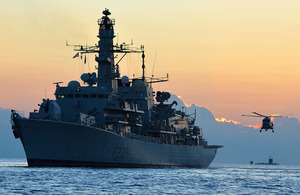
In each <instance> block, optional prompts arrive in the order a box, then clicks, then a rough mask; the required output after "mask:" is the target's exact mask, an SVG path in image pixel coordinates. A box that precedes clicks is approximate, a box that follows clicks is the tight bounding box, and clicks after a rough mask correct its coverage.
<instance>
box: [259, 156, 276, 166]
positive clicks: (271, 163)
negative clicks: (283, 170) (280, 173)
mask: <svg viewBox="0 0 300 195" xmlns="http://www.w3.org/2000/svg"><path fill="white" fill-rule="evenodd" d="M255 164H256V165H279V164H278V163H274V162H273V158H271V157H270V158H269V162H268V163H255Z"/></svg>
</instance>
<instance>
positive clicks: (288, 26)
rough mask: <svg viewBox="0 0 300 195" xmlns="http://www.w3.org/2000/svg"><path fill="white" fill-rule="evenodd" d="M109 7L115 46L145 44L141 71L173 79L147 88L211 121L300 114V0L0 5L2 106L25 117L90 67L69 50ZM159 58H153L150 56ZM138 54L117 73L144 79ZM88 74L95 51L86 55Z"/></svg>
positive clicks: (91, 38) (94, 29) (89, 34)
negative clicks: (201, 111) (198, 109)
mask: <svg viewBox="0 0 300 195" xmlns="http://www.w3.org/2000/svg"><path fill="white" fill-rule="evenodd" d="M104 8H108V9H109V10H110V11H111V13H112V15H111V18H114V19H115V20H116V26H115V34H116V36H117V37H118V38H117V37H116V38H115V42H117V39H118V40H119V43H122V42H127V43H130V42H131V40H132V39H133V42H134V44H135V45H137V46H139V45H141V44H143V45H145V50H146V74H147V75H148V76H151V74H152V69H153V65H154V64H155V67H154V71H153V73H154V75H155V76H157V77H161V76H165V75H166V74H167V73H169V75H170V82H168V83H160V84H156V85H155V86H154V89H155V90H162V91H170V92H171V93H173V94H176V95H179V96H181V98H182V99H183V100H184V101H185V103H186V104H196V105H198V106H203V107H205V108H207V109H209V110H210V111H212V112H213V113H214V115H215V116H216V117H219V118H226V119H228V120H229V119H231V120H235V121H239V122H242V123H243V124H252V125H255V124H257V123H261V121H260V119H257V118H256V119H255V118H254V119H253V118H244V117H242V116H241V115H242V114H251V112H253V111H256V112H259V113H262V114H268V115H271V114H284V115H287V114H293V115H292V116H293V117H296V118H300V85H299V84H300V53H299V51H300V12H299V10H300V1H297V0H295V1H293V0H286V1H277V0H243V1H240V0H227V1H216V0H205V1H203V0H191V1H177V0H172V1H171V0H164V1H158V0H154V1H138V0H129V1H112V0H107V1H101V0H97V1H96V0H95V1H71V0H66V1H58V0H52V1H50V0H49V1H38V0H36V1H33V0H28V1H21V0H19V1H18V0H16V1H2V2H1V6H0V25H1V28H0V42H1V44H0V51H1V52H0V67H1V71H0V90H1V93H0V108H4V109H6V108H9V109H11V108H13V109H17V110H21V111H31V110H33V109H36V108H38V106H37V104H38V103H40V102H41V99H42V98H44V97H45V96H47V97H48V98H54V96H53V93H54V90H55V85H53V84H52V83H53V82H57V81H63V82H64V85H67V83H68V82H69V81H70V80H79V76H80V75H81V74H82V73H83V71H84V72H87V71H88V69H89V68H88V65H85V67H83V65H82V62H81V61H80V60H79V59H73V58H72V57H73V56H74V55H75V54H76V52H74V51H73V48H72V47H66V46H65V43H66V40H68V42H69V44H88V45H94V44H95V43H97V41H98V38H97V37H96V36H97V33H98V25H97V19H98V18H100V17H101V16H102V11H103V10H104ZM155 56H156V57H155ZM139 57H140V56H138V55H136V54H134V55H131V56H128V57H126V58H125V59H124V60H123V61H122V63H121V64H120V66H121V71H122V73H123V74H125V75H128V76H129V77H132V74H134V73H135V74H136V75H139V76H140V75H141V68H140V67H141V65H140V62H141V60H140V59H139ZM87 58H88V63H89V66H90V68H91V70H92V71H94V70H95V68H94V67H95V65H96V63H95V62H94V60H93V59H94V54H91V55H90V56H87Z"/></svg>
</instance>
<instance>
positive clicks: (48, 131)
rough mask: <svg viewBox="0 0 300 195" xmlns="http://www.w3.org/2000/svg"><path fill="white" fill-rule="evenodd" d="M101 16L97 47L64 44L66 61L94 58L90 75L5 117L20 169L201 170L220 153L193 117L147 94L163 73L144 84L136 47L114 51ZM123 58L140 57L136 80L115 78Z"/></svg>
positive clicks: (160, 95) (162, 95)
mask: <svg viewBox="0 0 300 195" xmlns="http://www.w3.org/2000/svg"><path fill="white" fill-rule="evenodd" d="M102 13H103V16H102V17H101V18H100V19H98V25H99V34H98V36H97V37H98V38H99V42H98V44H95V46H83V45H72V46H73V47H74V51H76V52H77V53H76V55H75V56H74V57H78V56H79V55H80V56H82V55H86V54H90V53H95V54H96V56H95V61H96V62H97V64H98V66H97V67H96V72H97V73H96V72H88V73H83V74H82V75H81V77H80V78H81V80H82V82H81V84H80V82H78V81H75V80H74V81H70V82H69V83H68V85H67V86H61V85H62V84H61V83H62V82H56V83H54V84H55V85H56V90H55V94H54V95H55V100H50V99H43V101H42V103H41V104H39V110H34V111H33V112H30V113H29V117H27V118H26V117H24V116H21V115H20V114H18V112H16V111H15V110H12V111H11V112H12V113H11V123H12V131H13V134H14V136H15V138H16V139H18V138H19V139H20V140H21V142H22V145H23V147H24V150H25V154H26V158H27V163H28V166H34V167H35V166H85V167H198V168H205V167H208V166H209V165H210V163H211V162H212V161H213V159H214V157H215V155H216V153H217V149H218V148H220V147H222V146H219V145H208V144H207V141H206V140H205V139H204V138H203V134H202V128H200V127H198V126H196V125H195V118H196V117H195V115H196V113H194V114H195V115H192V114H187V113H186V111H184V110H176V108H174V107H175V106H176V105H177V102H176V101H173V102H172V103H171V102H168V100H169V99H170V96H171V95H170V93H169V92H163V91H157V92H156V93H155V92H154V91H153V88H152V84H154V83H158V82H166V81H168V80H169V76H168V74H167V76H166V77H162V78H154V77H153V76H152V77H146V76H145V50H144V46H141V47H133V45H132V44H125V43H123V44H114V43H113V39H114V37H115V35H114V25H115V20H114V19H111V18H110V17H109V15H110V14H111V13H110V12H109V10H108V9H105V10H104V11H103V12H102ZM67 45H68V44H67ZM131 53H138V54H139V55H141V64H140V65H141V68H142V73H143V74H142V76H141V77H133V78H129V77H128V76H125V75H124V76H122V77H121V75H120V68H119V64H120V62H121V60H122V59H123V58H124V57H125V56H126V55H127V54H131ZM117 54H121V55H122V57H119V58H120V59H119V60H118V62H117V63H115V59H117V58H116V55H117ZM116 61H117V60H116Z"/></svg>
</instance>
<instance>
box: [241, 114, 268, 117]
mask: <svg viewBox="0 0 300 195" xmlns="http://www.w3.org/2000/svg"><path fill="white" fill-rule="evenodd" d="M242 116H249V117H264V116H256V115H244V114H243V115H242Z"/></svg>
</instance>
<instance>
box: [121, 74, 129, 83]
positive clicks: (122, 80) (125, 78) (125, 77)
mask: <svg viewBox="0 0 300 195" xmlns="http://www.w3.org/2000/svg"><path fill="white" fill-rule="evenodd" d="M121 82H122V84H128V83H129V78H128V76H123V77H122V78H121Z"/></svg>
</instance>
